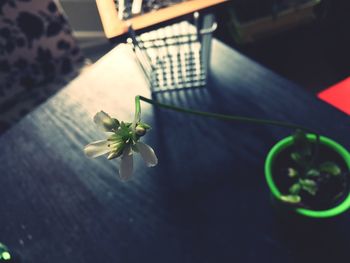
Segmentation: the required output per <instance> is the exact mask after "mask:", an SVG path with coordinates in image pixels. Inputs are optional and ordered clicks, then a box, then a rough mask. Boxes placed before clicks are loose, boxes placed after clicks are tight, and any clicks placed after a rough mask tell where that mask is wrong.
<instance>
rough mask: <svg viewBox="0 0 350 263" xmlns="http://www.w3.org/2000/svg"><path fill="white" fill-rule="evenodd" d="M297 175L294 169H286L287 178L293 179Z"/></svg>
mask: <svg viewBox="0 0 350 263" xmlns="http://www.w3.org/2000/svg"><path fill="white" fill-rule="evenodd" d="M298 175H299V173H298V171H297V170H296V169H294V168H288V176H289V177H290V178H295V177H297V176H298Z"/></svg>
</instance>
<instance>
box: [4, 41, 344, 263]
mask: <svg viewBox="0 0 350 263" xmlns="http://www.w3.org/2000/svg"><path fill="white" fill-rule="evenodd" d="M267 52H273V51H267ZM136 94H140V95H144V96H148V97H149V96H150V92H149V90H148V88H147V85H146V81H145V79H144V78H143V75H142V71H141V70H140V69H139V68H138V65H137V64H136V63H135V59H134V57H133V55H132V53H131V52H130V50H128V49H127V48H126V47H117V48H115V49H114V50H112V51H111V52H110V53H108V54H107V55H106V56H104V57H103V58H102V59H101V60H100V61H98V62H97V63H96V64H95V65H93V66H92V67H91V68H89V69H87V70H86V71H85V72H84V73H83V74H82V75H81V76H80V77H78V78H77V79H76V80H74V81H73V82H72V83H71V84H70V85H69V86H67V87H65V88H64V89H63V90H62V92H60V93H58V94H57V95H56V96H54V97H53V98H52V99H51V100H49V101H48V102H47V103H45V104H43V105H42V106H40V107H39V108H38V109H37V110H36V111H34V112H33V113H31V114H29V115H28V116H27V117H26V118H24V119H23V120H22V121H21V122H20V123H19V124H18V125H16V126H15V127H13V128H12V129H11V130H9V131H8V132H7V133H5V134H4V135H3V136H2V137H1V138H0V149H1V155H0V164H1V165H0V186H1V190H0V200H1V202H0V241H1V242H4V243H5V244H7V245H8V246H9V247H10V248H11V249H12V250H13V251H15V252H16V253H17V254H18V255H19V256H20V257H21V258H22V262H26V263H41V262H42V263H48V262H50V263H55V262H65V263H69V262H72V263H80V262H81V263H89V262H103V263H111V262H123V263H127V262H137V263H138V262H152V263H155V262H161V263H164V262H167V263H171V262H174V263H179V262H181V263H183V262H189V263H193V262H198V263H204V262H269V263H271V262H322V261H323V260H324V261H326V260H330V259H331V260H332V262H340V259H341V258H342V257H344V256H347V255H348V250H349V247H350V214H349V213H347V214H345V215H344V216H342V217H340V218H338V219H336V220H327V221H322V222H317V221H316V222H315V221H313V222H304V221H300V222H299V221H294V220H288V219H286V218H283V217H279V216H277V215H276V213H275V212H274V211H275V210H274V209H273V207H272V206H271V203H270V195H269V191H268V189H267V187H266V183H265V181H264V174H263V166H264V159H265V156H266V153H267V152H268V150H269V149H270V147H272V145H273V144H274V143H275V142H276V141H277V140H279V139H281V138H283V137H284V136H286V135H289V134H290V132H291V131H290V130H287V129H283V128H276V127H270V126H256V125H247V124H241V123H234V122H223V121H218V120H212V119H204V118H201V117H195V116H188V115H183V114H179V113H176V112H170V111H168V110H163V109H157V108H154V107H152V106H150V105H146V104H143V115H142V117H143V120H144V121H145V122H147V123H150V124H151V125H152V126H153V129H152V131H151V132H149V134H148V135H147V136H146V137H145V138H144V139H145V140H144V141H145V142H146V143H148V144H150V145H152V147H153V148H154V149H155V150H156V152H157V155H158V158H159V165H158V166H156V167H154V168H146V167H145V166H144V164H143V162H142V161H141V160H140V159H136V160H137V161H136V164H135V169H134V170H135V172H134V177H133V179H132V180H130V181H128V182H126V183H125V182H121V181H119V180H118V172H117V171H118V169H117V162H116V161H107V160H106V159H104V158H101V159H94V160H91V159H88V158H86V157H85V156H84V154H83V151H82V149H83V147H84V145H86V144H87V143H89V142H91V141H94V140H97V139H103V138H104V134H102V133H101V132H99V131H98V129H97V127H96V126H95V125H94V124H93V122H92V117H93V115H94V114H95V113H96V112H97V111H99V110H101V109H103V110H104V111H106V112H108V113H110V114H111V115H114V116H116V117H118V118H119V119H121V120H132V118H133V110H134V96H135V95H136ZM155 98H156V99H158V100H159V101H161V102H166V103H171V104H174V105H178V106H184V107H189V108H194V109H198V110H207V111H215V112H220V113H226V114H242V115H249V116H252V117H263V118H269V119H276V120H288V121H292V122H297V123H299V124H304V125H307V126H309V127H310V128H314V129H317V130H318V131H319V132H321V133H322V134H324V135H326V136H330V137H332V138H333V139H335V140H337V141H338V142H340V143H342V144H343V145H344V146H345V147H347V148H348V149H349V148H350V137H349V131H350V129H349V128H350V125H349V117H347V116H346V115H345V114H342V113H340V112H337V111H336V110H334V109H333V108H331V107H330V106H328V105H326V104H325V103H323V102H321V101H319V100H318V99H316V98H315V97H314V96H313V95H311V94H308V93H305V92H304V91H303V90H302V89H300V88H299V87H298V86H297V85H295V84H293V83H291V82H289V81H287V80H285V79H283V78H281V77H279V76H277V75H276V74H274V73H273V72H271V71H269V70H267V69H265V68H263V67H261V66H260V65H257V64H256V63H254V62H252V61H251V60H249V59H247V58H245V57H243V56H242V55H240V54H238V53H237V52H236V51H234V50H232V49H230V48H228V47H226V46H224V45H223V44H221V43H219V42H217V41H214V43H213V52H212V60H211V74H210V78H209V83H208V86H207V87H206V88H203V89H192V90H185V91H180V92H171V93H161V94H158V95H157V96H155ZM316 260H319V261H316ZM328 262H330V261H328Z"/></svg>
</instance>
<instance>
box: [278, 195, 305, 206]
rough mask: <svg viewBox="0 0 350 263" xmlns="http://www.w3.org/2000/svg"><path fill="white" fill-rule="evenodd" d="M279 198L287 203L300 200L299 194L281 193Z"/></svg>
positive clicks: (296, 202) (295, 202)
mask: <svg viewBox="0 0 350 263" xmlns="http://www.w3.org/2000/svg"><path fill="white" fill-rule="evenodd" d="M280 200H281V201H282V202H285V203H288V204H298V203H300V201H301V197H300V196H299V195H281V196H280Z"/></svg>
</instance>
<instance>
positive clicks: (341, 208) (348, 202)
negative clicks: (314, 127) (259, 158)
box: [265, 134, 350, 218]
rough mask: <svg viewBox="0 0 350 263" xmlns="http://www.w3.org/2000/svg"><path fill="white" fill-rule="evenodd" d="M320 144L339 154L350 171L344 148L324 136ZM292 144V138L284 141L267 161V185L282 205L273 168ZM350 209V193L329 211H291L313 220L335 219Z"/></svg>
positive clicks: (280, 142) (304, 209) (312, 137)
mask: <svg viewBox="0 0 350 263" xmlns="http://www.w3.org/2000/svg"><path fill="white" fill-rule="evenodd" d="M307 137H308V139H310V140H311V141H316V136H315V135H313V134H308V135H307ZM320 142H321V144H323V145H325V146H327V147H329V148H330V149H332V150H334V151H335V152H336V153H338V154H339V155H340V156H341V157H342V158H343V159H344V162H345V163H346V165H347V167H348V169H349V170H350V153H349V152H348V151H347V150H346V149H345V148H344V147H343V146H341V145H340V144H339V143H337V142H335V141H333V140H331V139H329V138H327V137H323V136H321V137H320ZM292 143H293V138H292V136H289V137H287V138H284V139H282V140H281V141H279V142H278V143H277V144H275V145H274V146H273V147H272V149H271V150H270V151H269V153H268V155H267V158H266V161H265V178H266V181H267V185H268V187H269V189H270V191H271V193H272V196H273V197H274V199H276V200H277V201H278V202H280V203H282V202H281V201H279V200H280V196H281V192H280V191H279V189H278V188H277V186H276V184H275V182H274V179H273V175H272V167H273V165H274V160H275V159H276V156H278V154H279V153H280V152H281V151H283V150H284V149H285V148H287V147H289V146H290V145H291V144H292ZM349 208H350V193H348V194H347V196H346V198H345V199H344V200H343V202H341V203H340V204H338V205H337V206H335V207H333V208H330V209H327V210H311V209H306V208H291V209H293V210H294V211H295V212H296V213H297V214H300V215H302V216H306V217H313V218H327V217H334V216H337V215H340V214H341V213H344V212H345V211H346V210H348V209H349Z"/></svg>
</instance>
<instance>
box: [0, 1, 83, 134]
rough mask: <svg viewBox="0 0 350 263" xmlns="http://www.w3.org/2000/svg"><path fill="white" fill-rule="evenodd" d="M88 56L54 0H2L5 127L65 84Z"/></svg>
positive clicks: (0, 95) (1, 109) (1, 114)
mask: <svg viewBox="0 0 350 263" xmlns="http://www.w3.org/2000/svg"><path fill="white" fill-rule="evenodd" d="M82 62H83V57H82V55H81V52H80V50H79V48H78V46H77V44H76V41H75V39H74V38H73V36H72V31H71V29H70V27H69V24H68V23H67V20H66V18H65V17H64V16H63V13H62V11H61V9H60V8H59V6H58V4H57V3H56V2H54V1H53V0H0V132H1V131H2V130H4V129H6V128H7V127H8V126H10V125H11V124H12V123H13V122H15V121H17V120H18V119H19V118H20V117H21V116H23V115H24V114H25V113H27V112H29V111H30V110H32V109H33V108H34V107H35V106H36V105H38V104H39V103H40V102H42V101H44V100H45V99H46V98H48V97H49V96H50V95H51V94H53V93H54V92H55V91H57V90H58V89H59V88H61V87H63V86H64V84H65V81H67V80H69V79H71V78H72V76H74V75H75V73H76V69H77V68H78V67H77V66H81V65H82Z"/></svg>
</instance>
